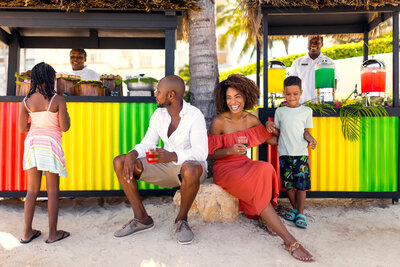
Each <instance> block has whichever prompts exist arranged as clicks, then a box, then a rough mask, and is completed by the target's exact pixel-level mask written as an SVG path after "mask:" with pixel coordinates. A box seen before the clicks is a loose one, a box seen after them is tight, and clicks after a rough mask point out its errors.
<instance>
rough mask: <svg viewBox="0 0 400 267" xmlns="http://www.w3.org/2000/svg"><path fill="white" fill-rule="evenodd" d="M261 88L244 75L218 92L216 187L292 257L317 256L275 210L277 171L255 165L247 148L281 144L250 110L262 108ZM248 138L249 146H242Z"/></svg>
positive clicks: (212, 144)
mask: <svg viewBox="0 0 400 267" xmlns="http://www.w3.org/2000/svg"><path fill="white" fill-rule="evenodd" d="M259 95H260V92H259V89H258V87H257V85H256V84H255V83H254V82H253V81H252V80H250V79H248V78H246V77H244V76H243V75H238V74H233V75H230V76H229V77H228V79H226V80H224V81H222V82H220V83H219V84H218V85H217V87H216V88H215V91H214V98H215V106H216V108H217V112H218V114H219V115H218V116H217V117H215V118H214V120H213V121H212V123H211V126H210V134H209V135H208V147H209V154H210V155H212V157H213V158H214V167H213V176H214V183H216V184H217V185H219V186H221V187H222V188H223V189H224V190H226V191H227V192H228V193H230V194H231V195H233V196H235V197H236V198H238V199H239V209H240V210H241V211H243V212H244V213H245V214H246V215H247V216H259V217H261V219H262V221H264V222H266V224H267V225H268V227H269V228H270V229H272V230H273V232H275V233H276V234H277V235H279V236H280V237H281V238H282V239H283V241H284V245H285V248H286V249H287V250H288V251H289V252H290V254H291V255H292V256H293V257H294V258H296V259H298V260H301V261H313V260H314V258H313V256H312V255H311V254H310V253H309V252H308V251H307V250H306V249H305V248H304V247H303V246H302V245H301V244H300V242H298V241H297V240H296V239H295V238H294V237H293V236H292V235H291V234H290V233H289V231H288V230H287V229H286V227H285V226H284V225H283V223H282V221H281V220H280V218H279V216H278V215H277V214H276V212H275V210H274V206H275V205H276V204H277V198H278V195H279V181H278V178H277V176H276V172H275V169H274V168H273V167H272V165H271V164H269V163H268V162H264V161H252V160H251V159H249V158H248V157H247V156H246V151H247V147H253V146H257V145H260V144H262V143H264V142H267V143H270V144H277V142H276V139H274V138H275V137H273V136H272V134H270V133H268V132H267V130H266V128H265V127H264V125H262V124H261V122H260V121H259V120H258V118H257V117H256V116H254V115H252V114H250V113H249V112H247V111H246V110H250V109H253V108H254V107H255V106H256V104H257V98H258V97H259ZM239 136H245V137H247V141H248V143H247V147H246V146H245V145H243V144H240V143H239V142H238V137H239Z"/></svg>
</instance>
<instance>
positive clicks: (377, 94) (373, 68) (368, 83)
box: [361, 59, 386, 106]
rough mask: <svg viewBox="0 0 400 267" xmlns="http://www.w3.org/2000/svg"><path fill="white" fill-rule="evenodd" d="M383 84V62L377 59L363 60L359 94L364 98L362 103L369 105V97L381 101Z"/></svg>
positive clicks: (384, 79)
mask: <svg viewBox="0 0 400 267" xmlns="http://www.w3.org/2000/svg"><path fill="white" fill-rule="evenodd" d="M385 85H386V67H385V63H383V61H380V60H377V59H368V60H366V61H364V62H363V63H362V65H361V96H362V97H363V98H364V105H366V106H369V105H370V103H371V98H376V99H377V100H379V99H380V100H382V101H383V98H384V97H385Z"/></svg>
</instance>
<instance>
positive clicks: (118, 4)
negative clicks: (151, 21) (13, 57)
mask: <svg viewBox="0 0 400 267" xmlns="http://www.w3.org/2000/svg"><path fill="white" fill-rule="evenodd" d="M15 7H17V8H21V7H22V8H23V7H25V8H48V9H60V10H67V11H68V10H71V9H79V10H80V11H85V10H86V9H91V8H104V9H135V10H145V11H151V10H199V6H198V5H197V3H196V0H0V8H15Z"/></svg>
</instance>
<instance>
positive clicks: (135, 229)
mask: <svg viewBox="0 0 400 267" xmlns="http://www.w3.org/2000/svg"><path fill="white" fill-rule="evenodd" d="M153 228H154V222H153V219H152V218H151V217H150V216H149V218H147V220H146V221H145V222H143V223H141V222H139V221H138V220H137V219H135V218H133V219H132V220H131V221H130V222H128V223H127V224H125V225H124V226H122V228H121V229H119V230H118V231H116V232H115V233H114V238H115V239H119V238H123V237H128V236H131V235H134V234H137V233H141V232H145V231H149V230H151V229H153Z"/></svg>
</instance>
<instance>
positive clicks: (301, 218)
mask: <svg viewBox="0 0 400 267" xmlns="http://www.w3.org/2000/svg"><path fill="white" fill-rule="evenodd" d="M306 219H307V217H306V216H305V215H303V214H297V216H296V226H297V227H300V228H303V229H306V228H307V221H306Z"/></svg>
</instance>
